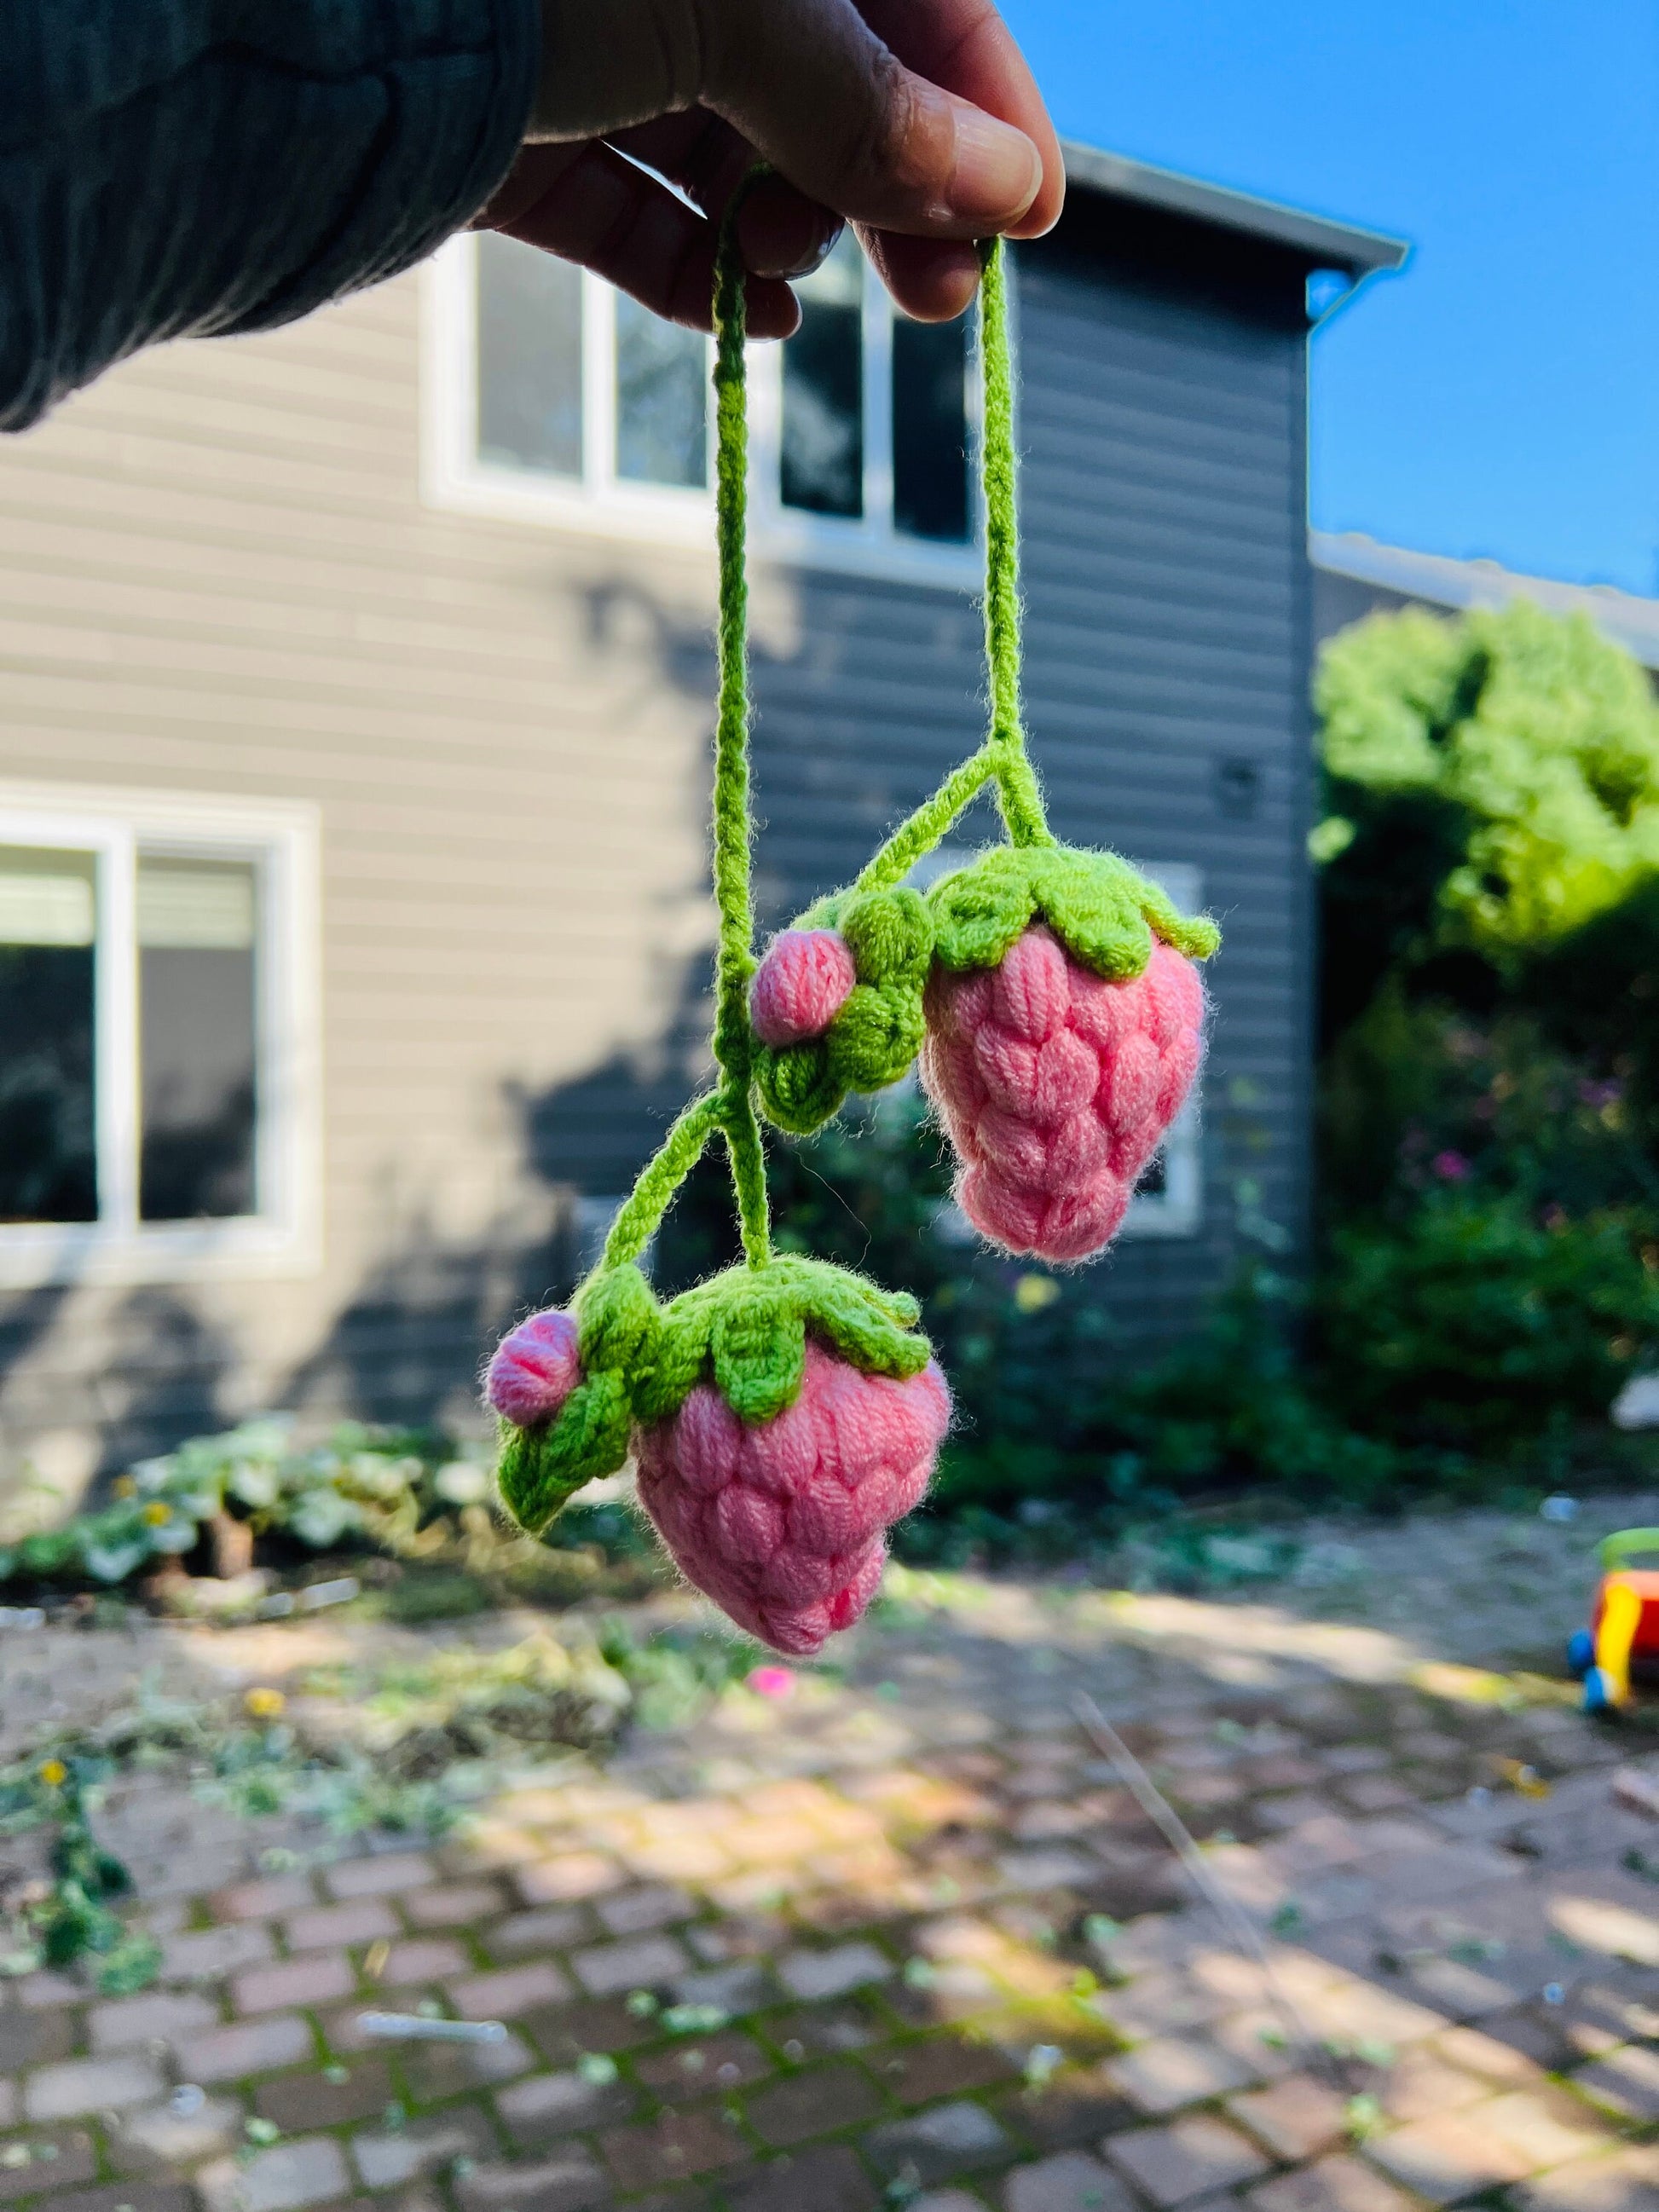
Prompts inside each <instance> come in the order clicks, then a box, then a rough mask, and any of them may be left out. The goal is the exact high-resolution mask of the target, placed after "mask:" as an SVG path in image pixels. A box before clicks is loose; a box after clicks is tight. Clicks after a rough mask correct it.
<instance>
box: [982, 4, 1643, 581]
mask: <svg viewBox="0 0 1659 2212" xmlns="http://www.w3.org/2000/svg"><path fill="white" fill-rule="evenodd" d="M1004 12H1005V13H1006V15H1007V16H1008V19H1009V21H1010V22H1011V23H1012V26H1013V28H1014V30H1015V33H1016V34H1017V35H1018V37H1019V39H1020V40H1021V42H1022V44H1023V45H1024V48H1025V51H1026V52H1027V54H1028V55H1029V56H1030V60H1031V62H1032V64H1033V66H1034V68H1035V69H1036V73H1037V76H1038V78H1039V80H1040V82H1042V85H1043V87H1044V89H1045V90H1046V92H1047V94H1048V99H1049V101H1050V104H1051V106H1053V108H1054V113H1055V118H1056V120H1057V122H1058V123H1059V125H1060V130H1061V131H1062V132H1063V133H1064V134H1066V136H1069V137H1079V138H1085V139H1088V140H1091V142H1092V143H1095V144H1097V145H1101V146H1107V147H1110V148H1111V149H1114V150H1115V151H1116V152H1120V153H1124V154H1131V155H1136V156H1137V157H1139V159H1141V160H1143V161H1156V162H1159V163H1161V164H1163V165H1164V166H1165V167H1170V168H1177V169H1185V170H1188V171H1189V172H1191V173H1193V174H1194V175H1198V176H1202V177H1207V178H1211V179H1214V180H1215V181H1216V182H1218V183H1221V184H1227V185H1237V186H1239V187H1240V188H1242V189H1243V190H1244V191H1255V192H1261V193H1264V194H1266V195H1267V196H1268V197H1272V198H1274V199H1285V200H1291V201H1293V202H1295V203H1296V204H1298V205H1301V206H1304V207H1308V208H1312V209H1315V210H1318V211H1319V212H1321V213H1322V214H1326V215H1332V216H1341V217H1345V218H1346V219H1348V220H1350V221H1352V222H1359V223H1364V224H1366V225H1368V226H1370V227H1373V228H1376V229H1379V230H1385V231H1389V232H1392V233H1394V234H1396V235H1398V236H1401V237H1405V238H1408V239H1410V240H1412V241H1413V247H1414V251H1413V256H1412V259H1411V261H1410V262H1409V264H1407V268H1406V270H1405V271H1404V273H1403V274H1402V275H1401V276H1397V277H1391V278H1386V279H1384V278H1379V279H1378V280H1376V283H1373V284H1372V285H1371V286H1370V288H1369V289H1368V290H1367V291H1366V292H1365V293H1364V295H1362V296H1361V297H1360V299H1358V301H1356V302H1355V303H1354V304H1353V306H1352V307H1350V308H1348V309H1346V310H1345V311H1344V312H1343V313H1340V315H1338V316H1336V317H1334V319H1333V320H1332V322H1331V323H1330V325H1328V326H1327V328H1325V329H1324V330H1323V331H1321V333H1320V335H1319V337H1317V339H1316V342H1315V349H1314V380H1313V391H1314V403H1313V455H1312V509H1313V520H1314V521H1315V523H1316V525H1317V526H1319V527H1321V528H1323V529H1330V530H1364V531H1369V532H1370V533H1371V534H1372V535H1373V536H1374V537H1376V538H1383V539H1384V540H1386V541H1387V542H1389V543H1391V544H1400V545H1407V546H1411V547H1413V548H1416V549H1419V550H1423V551H1427V552H1434V553H1451V554H1457V555H1463V556H1472V555H1477V554H1488V555H1490V556H1492V557H1493V558H1495V559H1497V560H1499V561H1502V562H1505V563H1507V564H1508V565H1509V566H1510V567H1512V568H1522V569H1526V570H1529V571H1531V572H1532V573H1534V574H1540V575H1547V576H1559V577H1563V578H1565V579H1568V580H1571V581H1575V582H1584V583H1590V582H1606V583H1613V584H1619V585H1622V586H1624V587H1625V588H1626V590H1629V591H1637V592H1659V0H1588V4H1577V5H1575V4H1573V0H1388V4H1386V5H1376V4H1373V5H1367V6H1361V5H1359V4H1358V0H1322V4H1315V0H1152V4H1151V5H1148V4H1146V0H1142V4H1140V5H1138V6H1136V7H1133V8H1130V7H1128V6H1126V5H1125V4H1123V0H1006V6H1005V10H1004Z"/></svg>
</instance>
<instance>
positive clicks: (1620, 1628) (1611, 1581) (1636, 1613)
mask: <svg viewBox="0 0 1659 2212" xmlns="http://www.w3.org/2000/svg"><path fill="white" fill-rule="evenodd" d="M1649 1579H1651V1577H1650V1578H1649ZM1641 1620H1642V1593H1641V1591H1640V1590H1639V1589H1638V1588H1637V1586H1636V1583H1635V1580H1634V1577H1632V1576H1630V1575H1609V1576H1608V1577H1607V1579H1606V1581H1605V1582H1604V1583H1602V1585H1601V1620H1599V1621H1598V1622H1597V1623H1596V1626H1595V1663H1596V1666H1597V1667H1598V1668H1599V1669H1600V1670H1601V1686H1602V1690H1603V1692H1604V1694H1605V1696H1606V1698H1607V1703H1608V1704H1609V1705H1628V1704H1629V1703H1630V1655H1631V1650H1632V1646H1633V1645H1634V1644H1635V1642H1636V1632H1637V1629H1638V1627H1639V1626H1640V1625H1641Z"/></svg>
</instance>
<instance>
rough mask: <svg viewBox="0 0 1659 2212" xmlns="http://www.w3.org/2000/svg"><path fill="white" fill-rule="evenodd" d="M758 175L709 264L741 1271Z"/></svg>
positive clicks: (717, 826) (722, 795) (757, 1198)
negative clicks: (750, 204)
mask: <svg viewBox="0 0 1659 2212" xmlns="http://www.w3.org/2000/svg"><path fill="white" fill-rule="evenodd" d="M766 173H767V172H766V170H765V169H764V168H763V167H757V168H755V169H752V170H751V171H750V173H749V175H748V176H747V177H746V178H745V179H744V182H743V183H742V184H741V185H739V186H738V190H737V191H735V192H734V193H733V194H732V199H731V203H730V204H729V205H728V206H727V208H726V213H725V215H724V216H723V217H722V218H721V222H720V243H719V246H718V248H717V250H716V258H715V268H714V343H715V352H714V427H715V447H714V453H715V459H714V524H715V534H716V540H717V543H718V545H719V550H720V714H719V719H718V720H717V722H716V725H715V732H714V899H715V903H716V904H717V905H718V907H719V908H720V953H719V958H718V962H717V966H716V975H715V1007H714V1058H715V1060H717V1061H718V1063H719V1065H720V1073H721V1074H722V1075H723V1076H724V1077H725V1079H726V1080H725V1084H724V1086H723V1088H722V1091H721V1093H720V1097H721V1103H722V1109H723V1110H722V1123H721V1126H722V1127H723V1129H724V1131H725V1135H726V1149H727V1151H728V1152H729V1153H730V1155H731V1161H732V1188H733V1189H734V1190H735V1191H736V1194H737V1200H738V1221H739V1224H740V1225H741V1228H742V1231H743V1249H744V1256H745V1257H746V1259H747V1260H748V1261H749V1264H750V1267H764V1266H765V1265H766V1264H767V1262H768V1261H769V1260H770V1258H771V1256H772V1225H771V1217H770V1213H769V1208H768V1206H767V1198H766V1159H765V1155H764V1153H763V1152H762V1149H761V1133H760V1122H759V1120H758V1118H757V1115H756V1112H755V1099H754V1086H753V1080H752V1077H751V1074H750V1064H751V1056H752V1052H753V1041H752V1038H751V1036H750V1028H749V980H750V975H752V974H753V972H754V966H755V956H754V945H753V933H754V918H753V914H752V910H751V905H750V890H749V866H750V841H751V838H752V836H753V830H752V826H751V823H750V812H749V577H748V571H747V565H746V553H747V532H748V514H749V392H748V373H747V363H746V361H745V356H744V337H745V333H746V329H747V314H746V305H745V300H744V266H743V256H742V254H741V253H740V252H739V251H738V240H737V226H738V212H739V210H741V208H742V205H743V203H744V198H745V197H746V196H747V194H748V192H749V191H750V187H751V186H752V185H754V184H755V183H756V182H757V180H758V179H760V178H761V177H763V176H764V175H765V174H766Z"/></svg>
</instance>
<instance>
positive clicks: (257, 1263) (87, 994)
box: [0, 785, 318, 1285]
mask: <svg viewBox="0 0 1659 2212" xmlns="http://www.w3.org/2000/svg"><path fill="white" fill-rule="evenodd" d="M315 920H316V829H315V822H314V817H313V815H312V812H311V811H310V810H309V809H307V808H304V807H293V806H274V805H268V806H249V805H234V804H232V803H229V802H226V803H224V804H221V803H219V802H216V801H213V800H204V799H190V798H185V797H182V796H174V795H173V794H168V793H139V792H100V791H93V790H86V789H81V788H67V789H58V790H52V789H49V788H45V787H38V786H18V785H0V1282H3V1283H5V1284H8V1285H21V1284H28V1283H36V1282H54V1281H71V1280H76V1279H83V1278H84V1279H102V1280H110V1281H124V1282H140V1281H161V1280H167V1279H173V1278H178V1277H188V1276H191V1275H193V1274H197V1273H239V1272H266V1271H272V1270H274V1271H277V1272H288V1271H291V1270H297V1269H301V1268H304V1267H309V1266H312V1265H314V1264H315V1249H314V1248H315V1226H316V1225H315V1219H314V1213H315V1205H316V1198H317V1176H316V1152H317V1146H316V1139H315V1121H316V1113H317V1104H318V1101H317V1084H316V1075H317V1048H316V1028H317V1017H318V1005H317V1000H318V990H317V960H316V946H315Z"/></svg>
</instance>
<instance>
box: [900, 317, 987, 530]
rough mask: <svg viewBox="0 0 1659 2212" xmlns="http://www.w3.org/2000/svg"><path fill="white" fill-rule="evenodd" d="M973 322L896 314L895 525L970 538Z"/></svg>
mask: <svg viewBox="0 0 1659 2212" xmlns="http://www.w3.org/2000/svg"><path fill="white" fill-rule="evenodd" d="M967 345H968V322H967V318H966V317H965V316H958V317H957V319H956V321H955V322H953V323H912V322H908V321H907V320H906V319H904V317H902V315H895V316H894V318H893V525H894V527H895V528H896V529H897V530H902V531H904V532H906V533H907V534H908V536H910V537H912V538H948V539H949V540H950V541H951V543H952V544H957V545H960V544H963V543H964V542H965V541H966V539H967V537H968V353H967Z"/></svg>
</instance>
